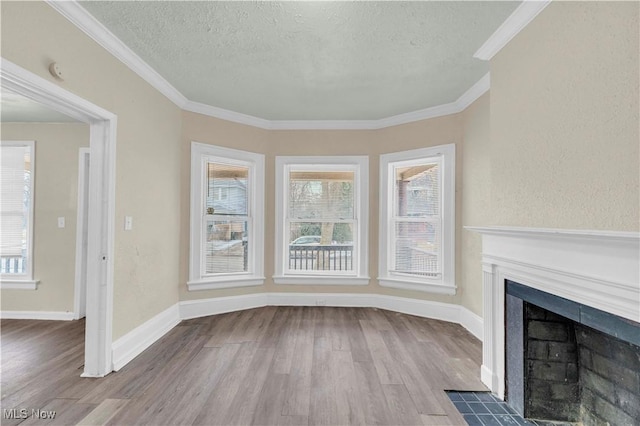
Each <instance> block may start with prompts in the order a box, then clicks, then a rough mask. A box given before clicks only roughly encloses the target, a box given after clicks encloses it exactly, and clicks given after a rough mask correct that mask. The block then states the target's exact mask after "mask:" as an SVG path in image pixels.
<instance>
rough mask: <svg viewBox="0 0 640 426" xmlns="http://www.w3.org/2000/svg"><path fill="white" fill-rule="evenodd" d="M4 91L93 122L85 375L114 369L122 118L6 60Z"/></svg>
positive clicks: (0, 75) (0, 78) (0, 71)
mask: <svg viewBox="0 0 640 426" xmlns="http://www.w3.org/2000/svg"><path fill="white" fill-rule="evenodd" d="M0 83H1V85H2V91H3V92H5V91H7V92H12V93H16V94H19V95H22V96H24V97H26V98H28V99H31V100H33V101H36V102H39V103H41V104H43V105H45V106H47V107H49V108H51V109H53V110H55V111H58V112H60V113H63V114H65V115H68V116H70V117H72V118H75V119H76V120H78V121H81V122H84V123H88V124H89V126H90V130H89V135H90V136H89V139H90V142H89V146H90V150H91V156H90V160H89V164H90V167H89V189H88V195H89V196H88V214H87V256H86V332H85V355H84V371H83V373H82V376H83V377H103V376H105V375H107V374H109V373H110V372H111V371H112V370H113V365H112V360H111V358H112V353H111V343H112V316H113V252H114V227H115V144H116V121H117V117H116V116H115V115H114V114H112V113H111V112H109V111H107V110H105V109H103V108H101V107H99V106H97V105H94V104H93V103H91V102H89V101H87V100H85V99H83V98H80V97H79V96H77V95H75V94H73V93H71V92H69V91H67V90H65V89H63V88H61V87H60V86H58V85H56V84H54V83H51V82H50V81H47V80H45V79H43V78H42V77H39V76H37V75H35V74H33V73H31V72H30V71H27V70H25V69H24V68H22V67H20V66H18V65H16V64H14V63H12V62H10V61H8V60H6V59H4V58H2V60H1V62H0Z"/></svg>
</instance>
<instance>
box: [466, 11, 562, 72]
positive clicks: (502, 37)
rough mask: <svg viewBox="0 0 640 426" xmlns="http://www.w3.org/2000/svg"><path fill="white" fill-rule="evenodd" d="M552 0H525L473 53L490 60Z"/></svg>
mask: <svg viewBox="0 0 640 426" xmlns="http://www.w3.org/2000/svg"><path fill="white" fill-rule="evenodd" d="M549 3H551V0H525V1H523V2H522V3H521V4H520V6H518V7H517V8H516V10H514V11H513V13H512V14H511V15H510V16H509V17H508V18H507V19H506V20H505V21H504V22H503V23H502V25H500V26H499V27H498V29H497V30H496V31H495V32H494V33H493V34H491V37H489V39H488V40H487V41H485V42H484V44H483V45H482V46H480V48H479V49H478V50H477V51H476V53H475V54H474V55H473V57H474V58H478V59H482V60H485V61H488V60H490V59H491V58H493V56H494V55H495V54H496V53H498V52H499V51H500V50H501V49H502V48H503V47H504V46H505V45H506V44H507V43H509V41H511V39H512V38H513V37H515V36H516V34H518V33H519V32H520V31H522V30H523V29H524V27H526V26H527V25H528V24H529V22H531V21H532V20H533V18H535V17H536V16H538V14H539V13H540V12H542V10H543V9H544V8H545V7H547V6H548V5H549Z"/></svg>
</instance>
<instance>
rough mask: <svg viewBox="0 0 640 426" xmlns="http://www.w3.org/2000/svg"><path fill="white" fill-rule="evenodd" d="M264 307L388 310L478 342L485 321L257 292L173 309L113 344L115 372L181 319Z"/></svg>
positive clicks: (385, 303)
mask: <svg viewBox="0 0 640 426" xmlns="http://www.w3.org/2000/svg"><path fill="white" fill-rule="evenodd" d="M263 306H335V307H367V308H379V309H386V310H389V311H394V312H401V313H405V314H410V315H416V316H420V317H424V318H432V319H438V320H443V321H449V322H453V323H457V324H460V325H462V326H463V327H464V328H466V329H467V330H468V331H469V332H470V333H471V334H473V335H474V336H475V337H477V338H478V339H482V318H480V317H479V316H478V315H476V314H474V313H473V312H471V311H469V310H468V309H467V308H465V307H463V306H460V305H453V304H450V303H441V302H433V301H430V300H418V299H410V298H406V297H396V296H387V295H382V294H359V293H254V294H244V295H240V296H227V297H217V298H212V299H199V300H185V301H182V302H179V303H177V304H175V305H173V306H171V307H170V308H168V309H166V310H165V311H163V312H161V313H159V314H158V315H156V316H155V317H153V318H151V319H150V320H149V321H147V322H145V323H144V324H142V325H141V326H139V327H136V328H135V329H134V330H132V331H130V332H129V333H127V334H125V335H124V336H122V337H121V338H119V339H118V340H116V341H115V342H113V346H112V349H113V356H112V359H113V369H114V370H115V371H118V370H120V369H121V368H122V367H124V366H125V365H126V364H127V363H128V362H129V361H131V360H132V359H134V358H135V357H136V356H138V355H139V354H140V353H141V352H142V351H144V350H145V349H147V348H148V347H149V346H151V345H152V344H153V343H155V342H156V341H157V340H158V339H160V338H161V337H162V336H164V335H165V334H166V333H167V332H168V331H169V330H171V329H172V328H173V327H175V326H176V325H177V324H178V323H179V322H180V320H186V319H191V318H198V317H205V316H209V315H217V314H224V313H227V312H235V311H242V310H245V309H253V308H260V307H263ZM71 315H73V314H71Z"/></svg>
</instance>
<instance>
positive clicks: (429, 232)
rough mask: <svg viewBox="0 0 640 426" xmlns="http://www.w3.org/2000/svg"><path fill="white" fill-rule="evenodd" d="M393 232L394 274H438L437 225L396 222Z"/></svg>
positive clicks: (438, 239) (438, 232)
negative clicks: (394, 233)
mask: <svg viewBox="0 0 640 426" xmlns="http://www.w3.org/2000/svg"><path fill="white" fill-rule="evenodd" d="M395 232H396V235H395V237H396V238H395V263H396V264H395V265H394V269H395V271H396V272H402V273H407V274H415V275H437V274H439V273H440V265H439V253H440V229H439V225H438V224H437V223H429V222H397V223H396V226H395Z"/></svg>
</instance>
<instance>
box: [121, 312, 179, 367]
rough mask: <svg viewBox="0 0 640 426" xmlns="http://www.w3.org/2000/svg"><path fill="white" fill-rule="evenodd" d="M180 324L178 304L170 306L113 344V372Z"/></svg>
mask: <svg viewBox="0 0 640 426" xmlns="http://www.w3.org/2000/svg"><path fill="white" fill-rule="evenodd" d="M179 322H180V310H179V308H178V304H177V303H176V304H175V305H172V306H170V307H169V308H167V309H165V310H164V311H162V312H160V313H159V314H158V315H156V316H154V317H153V318H151V319H150V320H148V321H146V322H144V323H143V324H142V325H140V326H138V327H136V328H134V329H133V330H131V331H130V332H128V333H127V334H125V335H124V336H122V337H120V338H119V339H118V340H116V341H114V342H113V345H112V346H111V348H112V351H113V352H112V356H111V359H112V360H113V370H114V371H118V370H120V369H121V368H122V367H124V366H125V365H127V364H128V363H129V362H130V361H131V360H132V359H134V358H135V357H137V356H138V355H140V354H141V353H142V352H144V350H145V349H147V348H148V347H149V346H151V345H152V344H154V343H155V342H157V341H158V340H160V338H161V337H162V336H164V335H165V334H167V333H168V332H169V331H171V329H172V328H173V327H175V326H176V325H178V323H179Z"/></svg>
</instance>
